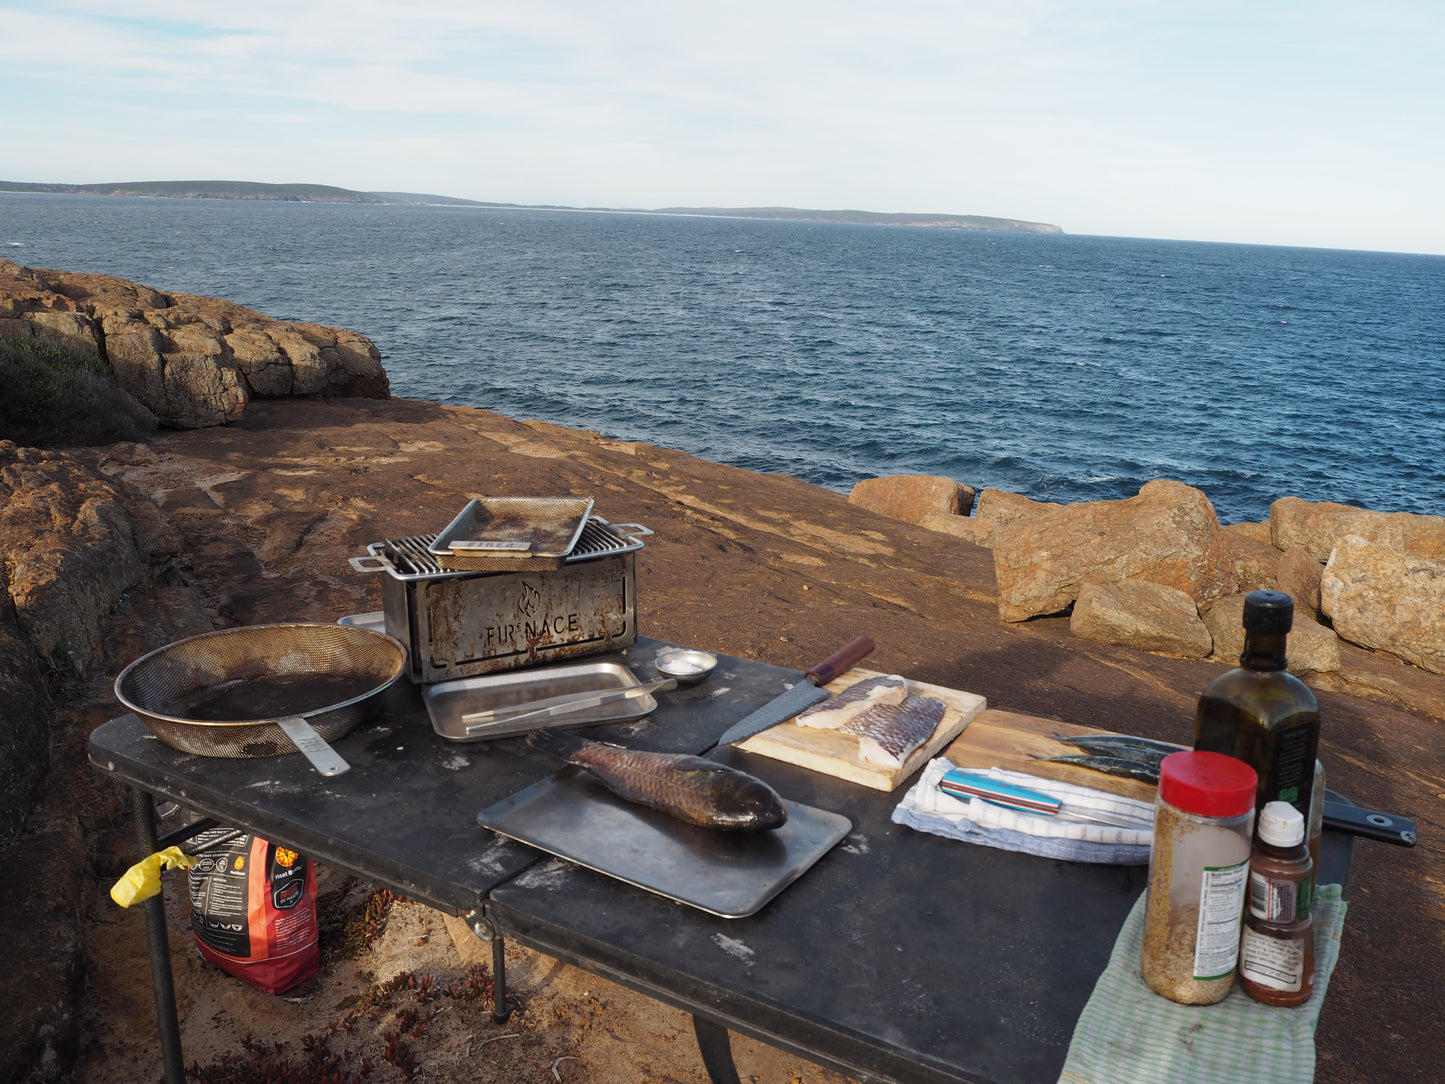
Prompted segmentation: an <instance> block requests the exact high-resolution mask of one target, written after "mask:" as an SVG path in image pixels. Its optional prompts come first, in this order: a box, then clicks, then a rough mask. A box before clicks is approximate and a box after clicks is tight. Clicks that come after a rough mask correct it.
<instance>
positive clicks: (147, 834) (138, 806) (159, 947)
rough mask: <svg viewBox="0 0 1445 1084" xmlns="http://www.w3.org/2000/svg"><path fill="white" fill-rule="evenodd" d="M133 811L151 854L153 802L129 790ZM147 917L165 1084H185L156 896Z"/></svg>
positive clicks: (161, 904) (161, 901)
mask: <svg viewBox="0 0 1445 1084" xmlns="http://www.w3.org/2000/svg"><path fill="white" fill-rule="evenodd" d="M131 800H132V804H133V806H134V809H135V828H136V839H137V840H138V841H139V843H140V850H141V855H142V856H145V855H150V854H154V853H155V852H156V851H157V850H158V849H159V848H158V847H157V845H156V806H155V800H154V799H153V798H152V797H151V796H150V795H149V794H147V793H145V792H144V791H141V790H135V789H132V790H131ZM142 906H144V907H145V916H146V941H147V942H148V943H149V945H150V956H151V985H152V986H154V987H155V994H156V1027H157V1029H158V1030H159V1031H160V1039H161V1059H162V1062H163V1064H164V1066H165V1081H166V1084H186V1069H185V1061H184V1059H183V1057H182V1055H181V1025H180V1020H179V1019H178V1018H177V1016H176V986H175V978H174V976H172V974H171V947H170V939H169V938H168V937H167V935H166V904H165V896H164V894H163V893H157V894H156V895H154V896H152V897H151V898H150V899H148V900H146V901H145V903H144V904H143V905H142Z"/></svg>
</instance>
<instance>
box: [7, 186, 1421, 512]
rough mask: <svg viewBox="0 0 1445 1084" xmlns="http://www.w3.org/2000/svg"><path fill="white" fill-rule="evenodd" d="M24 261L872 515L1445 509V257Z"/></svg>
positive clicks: (597, 222)
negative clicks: (954, 493)
mask: <svg viewBox="0 0 1445 1084" xmlns="http://www.w3.org/2000/svg"><path fill="white" fill-rule="evenodd" d="M0 256H5V257H9V258H11V259H14V260H16V261H18V262H20V263H22V264H26V265H29V266H35V267H54V268H61V269H65V270H71V271H90V272H102V273H106V274H113V275H120V276H122V277H124V278H128V279H132V280H135V281H138V282H142V283H145V284H147V285H149V286H153V287H156V288H158V289H162V290H171V291H182V292H189V293H199V294H207V295H211V296H217V297H224V298H227V299H229V300H231V301H235V302H237V303H239V304H242V305H245V306H248V307H250V308H255V309H258V310H260V311H262V312H266V313H268V314H270V315H272V316H276V317H279V318H284V319H297V320H310V321H315V322H318V323H323V324H332V325H337V326H341V327H347V328H351V329H354V330H356V331H359V332H361V333H362V334H365V335H367V336H369V337H370V338H371V339H372V340H373V341H374V342H375V343H376V344H377V346H378V347H379V348H380V350H381V353H382V358H383V363H384V365H385V367H386V369H387V372H388V374H389V376H390V378H391V385H392V390H393V393H394V394H396V395H400V396H405V397H408V398H416V399H429V400H436V401H439V402H444V403H452V404H458V405H467V406H478V407H486V408H488V409H491V410H496V411H499V412H501V413H503V414H507V415H510V416H513V417H518V418H539V419H544V420H547V421H552V422H557V423H561V424H564V425H568V426H574V427H578V428H585V429H597V430H600V431H602V432H603V433H606V434H608V435H610V436H614V437H617V438H619V439H628V440H643V441H647V442H650V443H654V444H660V445H664V446H667V447H672V448H680V449H683V450H685V451H688V452H691V453H693V454H696V455H699V456H702V457H704V458H707V459H711V460H715V461H719V462H726V463H732V464H736V465H738V466H742V467H746V468H748V469H750V470H757V471H775V472H782V473H786V474H791V475H794V476H796V477H798V478H802V479H804V480H806V481H809V482H812V483H815V484H817V485H821V486H825V487H828V488H831V489H835V490H839V491H842V492H846V491H847V490H848V489H850V488H851V487H852V485H853V484H854V483H855V482H857V481H858V480H859V479H862V478H867V477H872V476H876V475H886V474H938V475H946V476H949V477H952V478H955V479H957V480H959V481H961V482H965V483H967V484H969V485H972V486H975V487H977V488H983V487H985V486H994V487H998V488H1001V489H1007V490H1011V491H1014V492H1019V493H1024V494H1027V495H1029V496H1031V497H1034V498H1037V499H1040V500H1050V501H1080V500H1098V499H1110V498H1119V497H1128V496H1132V495H1133V494H1134V493H1136V492H1138V489H1139V487H1140V486H1141V485H1142V484H1143V483H1145V482H1147V481H1149V480H1150V479H1153V478H1172V479H1177V480H1179V481H1183V482H1186V483H1188V484H1190V485H1194V486H1197V487H1199V488H1200V489H1202V490H1203V491H1204V492H1205V493H1206V494H1207V495H1208V496H1209V497H1210V499H1211V500H1212V501H1213V503H1214V506H1215V508H1216V510H1217V511H1218V512H1219V515H1220V518H1221V519H1222V520H1224V521H1225V522H1234V521H1239V520H1255V519H1263V518H1265V517H1266V516H1267V515H1268V510H1269V504H1270V502H1271V501H1273V500H1275V499H1276V498H1278V497H1283V496H1300V497H1304V498H1306V499H1309V500H1334V501H1342V502H1346V503H1350V504H1356V505H1361V506H1364V507H1369V508H1374V509H1379V510H1384V511H1409V512H1421V513H1430V514H1440V513H1445V258H1442V257H1432V256H1408V255H1394V254H1386V253H1371V252H1345V251H1332V250H1321V249H1297V248H1279V247H1266V246H1247V245H1223V244H1205V243H1191V242H1179V241H1150V240H1137V239H1122V238H1107V237H1083V236H1068V235H1065V236H1057V235H1031V234H1011V233H990V232H974V231H962V230H938V229H916V228H907V227H887V226H850V225H840V224H823V223H806V222H774V221H749V220H731V219H717V218H688V217H668V216H657V215H642V214H608V213H600V212H598V213H594V212H568V211H507V210H493V209H484V208H461V207H414V206H365V205H349V204H302V203H251V202H238V201H229V200H183V199H136V198H114V197H110V198H107V197H90V196H62V195H54V196H52V195H30V194H8V193H0Z"/></svg>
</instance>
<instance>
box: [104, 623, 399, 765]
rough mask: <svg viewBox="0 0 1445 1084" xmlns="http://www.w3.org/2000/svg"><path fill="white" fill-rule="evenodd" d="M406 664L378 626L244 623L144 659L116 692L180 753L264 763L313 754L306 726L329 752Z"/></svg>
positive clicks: (129, 671)
mask: <svg viewBox="0 0 1445 1084" xmlns="http://www.w3.org/2000/svg"><path fill="white" fill-rule="evenodd" d="M405 668H406V649H405V648H404V647H403V646H402V645H401V644H400V643H399V642H398V641H396V640H394V639H392V638H391V637H390V636H387V635H386V634H385V633H381V632H377V631H375V630H373V629H367V628H362V627H360V626H357V625H330V624H279V625H247V626H243V627H241V628H234V629H224V630H222V631H220V632H208V633H204V634H202V635H200V636H193V637H191V638H190V639H187V640H180V641H177V642H176V643H174V644H170V645H168V646H166V647H162V648H158V649H157V650H155V651H152V652H151V653H150V654H148V655H144V656H142V657H141V658H139V659H137V660H136V661H135V662H133V663H131V664H130V665H129V666H127V667H126V668H125V669H124V670H122V671H121V673H120V676H119V677H117V678H116V680H115V695H116V699H118V700H119V701H120V702H121V703H122V704H124V705H125V706H126V707H127V708H129V709H130V710H131V711H133V712H135V713H136V715H137V716H139V717H140V719H141V721H142V722H143V723H145V725H146V726H147V727H148V728H149V729H150V731H151V733H153V734H155V736H156V737H157V738H159V739H160V740H161V741H163V742H165V743H166V744H167V745H170V746H173V747H174V748H176V749H179V750H181V751H182V752H186V753H195V754H198V755H200V756H207V757H268V756H278V755H280V754H283V753H292V752H295V751H297V750H298V749H300V750H301V751H302V752H304V753H306V754H307V755H308V756H310V755H311V752H310V751H308V749H307V748H306V742H307V732H308V730H310V731H314V736H315V737H316V739H317V740H318V741H319V743H320V745H321V747H322V748H323V749H324V748H325V742H327V741H334V740H335V739H337V738H340V737H341V736H343V735H344V734H346V733H347V732H348V731H350V730H351V729H352V728H353V727H355V726H356V725H357V724H358V723H360V722H361V721H362V720H363V719H366V718H368V717H369V716H370V715H371V714H372V713H373V712H374V711H376V709H377V708H378V707H379V706H380V697H381V694H382V693H383V692H385V691H386V690H387V689H388V688H389V687H390V686H391V685H392V684H393V683H394V682H395V681H396V680H397V679H398V678H399V677H400V676H401V674H402V672H403V671H404V670H405ZM297 720H299V721H300V725H299V727H298V726H296V723H297ZM308 724H309V725H308ZM292 732H294V733H296V734H297V736H298V740H293V739H292V738H291V737H290V736H288V734H289V733H292ZM313 760H314V758H313ZM339 763H340V765H341V767H340V769H339V770H341V771H344V770H345V762H344V761H339ZM319 767H320V765H319V764H318V768H319Z"/></svg>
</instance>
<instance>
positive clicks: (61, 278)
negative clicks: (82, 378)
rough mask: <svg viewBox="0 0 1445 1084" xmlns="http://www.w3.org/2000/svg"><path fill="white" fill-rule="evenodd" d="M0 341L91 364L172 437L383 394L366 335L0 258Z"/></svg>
mask: <svg viewBox="0 0 1445 1084" xmlns="http://www.w3.org/2000/svg"><path fill="white" fill-rule="evenodd" d="M0 334H5V335H42V336H46V337H48V338H52V339H56V340H59V341H60V342H64V343H66V344H68V345H70V346H73V347H76V348H78V349H81V350H84V351H86V352H87V353H91V354H95V355H97V356H98V357H100V358H102V359H104V360H106V361H107V362H109V363H110V367H111V369H112V370H113V371H114V372H115V376H116V380H117V381H118V382H119V384H120V386H121V387H122V388H123V389H125V391H127V392H128V393H130V395H131V396H132V397H134V398H135V399H136V400H137V401H138V402H140V403H142V404H143V405H144V406H146V407H147V408H148V409H149V410H150V411H151V413H153V414H154V415H155V416H156V418H157V419H158V420H159V421H160V423H161V424H162V425H165V426H171V427H174V428H178V429H197V428H201V427H204V426H209V425H221V424H224V423H226V422H233V421H236V420H237V419H238V418H239V417H240V416H241V413H242V411H244V410H245V408H246V404H247V403H248V402H250V401H251V400H252V399H254V398H275V397H277V396H290V395H320V396H363V397H369V398H385V397H386V396H387V395H388V394H389V385H388V381H387V377H386V372H385V371H384V370H383V369H382V367H381V354H380V352H379V351H378V350H377V349H376V347H375V346H374V345H373V344H372V343H371V341H370V340H369V339H367V338H366V337H365V336H362V335H358V334H356V333H355V332H352V331H346V330H344V329H341V328H334V327H323V326H321V325H320V324H308V323H294V322H290V321H284V320H274V319H272V318H271V317H269V316H264V315H262V314H261V313H257V312H253V311H251V310H250V309H246V308H242V307H241V306H240V305H235V304H232V303H231V302H229V301H222V300H219V299H217V298H212V297H199V296H197V295H194V294H166V293H162V292H160V291H158V290H153V289H151V288H150V287H147V286H140V285H137V284H136V283H133V282H128V281H126V280H125V279H119V278H115V277H113V276H111V275H86V274H75V273H72V272H67V271H51V270H48V269H46V268H30V267H22V266H20V265H19V264H17V263H15V262H14V261H12V260H0Z"/></svg>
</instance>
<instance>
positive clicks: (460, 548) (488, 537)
mask: <svg viewBox="0 0 1445 1084" xmlns="http://www.w3.org/2000/svg"><path fill="white" fill-rule="evenodd" d="M591 515H592V498H590V497H477V498H474V499H473V500H471V501H469V502H468V503H467V506H466V507H465V508H463V509H462V510H461V511H460V512H459V513H458V514H457V517H456V518H455V519H453V520H452V521H451V523H449V524H447V526H446V528H445V529H443V530H442V532H441V533H440V534H438V535H437V536H436V540H435V541H434V542H433V543H432V544H431V553H432V555H433V556H434V557H435V558H436V559H437V563H438V564H440V565H441V566H442V567H443V568H447V569H456V570H461V571H466V572H522V571H536V570H552V569H558V568H561V567H562V562H563V561H565V560H566V559H567V555H568V554H570V553H571V552H572V548H573V547H574V546H576V545H577V539H579V538H580V537H581V536H582V528H583V527H585V526H586V525H587V519H588V517H589V516H591Z"/></svg>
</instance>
